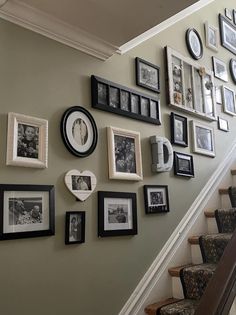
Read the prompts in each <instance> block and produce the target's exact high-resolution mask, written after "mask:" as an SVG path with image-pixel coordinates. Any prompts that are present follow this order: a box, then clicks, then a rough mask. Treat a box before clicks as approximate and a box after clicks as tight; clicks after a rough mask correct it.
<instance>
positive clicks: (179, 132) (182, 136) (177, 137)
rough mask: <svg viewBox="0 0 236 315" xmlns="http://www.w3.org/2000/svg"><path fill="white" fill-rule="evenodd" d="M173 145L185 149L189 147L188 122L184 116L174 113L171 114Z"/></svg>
mask: <svg viewBox="0 0 236 315" xmlns="http://www.w3.org/2000/svg"><path fill="white" fill-rule="evenodd" d="M170 127H171V143H172V144H176V145H180V146H183V147H187V146H188V122H187V118H186V117H184V116H180V115H177V114H175V113H173V112H171V114H170Z"/></svg>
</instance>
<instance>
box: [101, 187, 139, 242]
mask: <svg viewBox="0 0 236 315" xmlns="http://www.w3.org/2000/svg"><path fill="white" fill-rule="evenodd" d="M137 233H138V228H137V201H136V194H135V193H131V192H112V191H99V192H98V236H99V237H106V236H124V235H135V234H137Z"/></svg>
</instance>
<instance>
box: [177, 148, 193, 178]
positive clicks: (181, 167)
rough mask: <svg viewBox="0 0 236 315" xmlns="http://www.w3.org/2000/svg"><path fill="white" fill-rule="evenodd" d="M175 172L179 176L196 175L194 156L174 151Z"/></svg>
mask: <svg viewBox="0 0 236 315" xmlns="http://www.w3.org/2000/svg"><path fill="white" fill-rule="evenodd" d="M174 174H175V175H177V176H185V177H194V166H193V156H192V155H189V154H184V153H180V152H174Z"/></svg>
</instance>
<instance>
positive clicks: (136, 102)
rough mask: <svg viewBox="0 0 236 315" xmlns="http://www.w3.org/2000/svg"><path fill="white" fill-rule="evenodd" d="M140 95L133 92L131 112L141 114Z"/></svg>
mask: <svg viewBox="0 0 236 315" xmlns="http://www.w3.org/2000/svg"><path fill="white" fill-rule="evenodd" d="M140 107H141V105H140V97H139V96H138V95H136V94H131V112H132V113H135V114H140Z"/></svg>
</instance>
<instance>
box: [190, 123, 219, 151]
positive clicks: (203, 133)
mask: <svg viewBox="0 0 236 315" xmlns="http://www.w3.org/2000/svg"><path fill="white" fill-rule="evenodd" d="M191 127H192V137H193V152H195V153H198V154H202V155H207V156H210V157H214V156H215V138H214V129H213V128H211V127H208V126H206V125H203V124H201V123H199V122H196V121H193V120H192V121H191Z"/></svg>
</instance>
